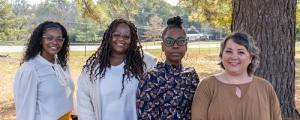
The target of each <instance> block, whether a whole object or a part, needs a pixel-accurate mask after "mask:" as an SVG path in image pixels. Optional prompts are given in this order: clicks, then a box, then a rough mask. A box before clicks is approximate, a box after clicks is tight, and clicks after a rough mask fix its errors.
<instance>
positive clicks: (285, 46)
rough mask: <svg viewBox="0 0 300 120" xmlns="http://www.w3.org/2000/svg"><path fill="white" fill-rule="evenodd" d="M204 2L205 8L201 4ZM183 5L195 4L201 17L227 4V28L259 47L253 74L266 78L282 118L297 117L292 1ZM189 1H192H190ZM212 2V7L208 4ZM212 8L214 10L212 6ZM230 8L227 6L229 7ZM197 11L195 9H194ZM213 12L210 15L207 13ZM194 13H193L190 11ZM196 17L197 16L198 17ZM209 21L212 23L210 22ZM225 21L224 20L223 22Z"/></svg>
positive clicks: (235, 0) (191, 0)
mask: <svg viewBox="0 0 300 120" xmlns="http://www.w3.org/2000/svg"><path fill="white" fill-rule="evenodd" d="M201 1H202V2H203V1H206V2H207V1H208V2H210V4H208V7H203V6H205V5H202V4H203V3H200V2H201ZM182 2H183V3H184V4H185V5H187V6H190V5H192V4H197V5H199V6H198V7H201V8H197V7H196V8H193V9H196V10H199V9H200V10H202V11H200V12H203V13H204V14H201V15H204V17H203V16H202V17H200V18H206V19H205V20H206V21H207V22H209V20H211V19H213V18H216V19H217V20H218V19H220V18H222V14H220V16H218V11H220V8H218V7H221V6H226V5H224V3H226V4H230V3H231V5H232V6H231V7H232V8H231V9H232V12H231V13H232V22H231V24H230V25H231V28H230V29H231V31H232V32H234V31H244V32H247V33H249V34H250V35H252V36H253V38H254V40H256V42H257V45H258V46H259V48H260V49H261V54H260V58H261V59H260V61H261V62H260V67H259V68H258V70H257V71H256V73H255V74H256V75H258V76H261V77H263V78H265V79H267V80H269V81H270V82H271V83H272V85H273V86H274V88H275V91H276V92H277V95H278V98H279V101H280V105H281V111H282V115H283V117H284V118H298V117H299V114H298V112H297V110H296V107H295V59H294V56H295V38H296V36H295V26H296V0H232V1H230V2H229V0H212V1H209V0H183V1H182ZM191 3H192V4H191ZM213 4H215V6H210V5H213ZM213 8H216V9H213ZM229 10H230V9H229ZM198 12H199V11H198ZM209 13H213V14H209ZM194 15H197V13H194ZM200 18H198V19H200ZM213 21H214V20H212V24H214V22H213ZM223 22H224V23H226V21H223Z"/></svg>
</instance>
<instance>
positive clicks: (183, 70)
mask: <svg viewBox="0 0 300 120" xmlns="http://www.w3.org/2000/svg"><path fill="white" fill-rule="evenodd" d="M162 38H163V42H162V51H163V52H164V53H165V55H166V60H165V62H159V63H157V65H156V67H154V68H153V69H152V70H150V71H149V72H147V74H146V75H145V76H144V78H143V79H142V80H141V81H140V82H139V85H138V92H137V112H138V113H137V114H138V119H139V120H141V119H143V120H147V119H149V120H150V119H152V120H166V119H171V120H178V119H181V120H189V119H191V105H192V100H193V95H194V93H195V90H196V87H197V84H198V82H199V78H198V75H197V73H196V71H195V69H194V68H191V67H184V66H183V65H182V62H181V60H182V58H183V57H184V55H185V53H186V51H187V38H186V33H185V31H184V29H183V27H182V20H181V18H180V17H179V16H177V17H173V18H170V19H168V26H167V27H166V28H165V29H164V31H163V33H162Z"/></svg>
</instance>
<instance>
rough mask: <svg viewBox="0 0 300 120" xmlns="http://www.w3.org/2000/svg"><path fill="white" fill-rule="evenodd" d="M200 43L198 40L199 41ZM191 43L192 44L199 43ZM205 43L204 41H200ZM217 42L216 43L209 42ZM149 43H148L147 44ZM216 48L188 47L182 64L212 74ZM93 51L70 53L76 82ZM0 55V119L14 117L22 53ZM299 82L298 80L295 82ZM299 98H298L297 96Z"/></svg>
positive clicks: (298, 73)
mask: <svg viewBox="0 0 300 120" xmlns="http://www.w3.org/2000/svg"><path fill="white" fill-rule="evenodd" d="M199 43H200V42H199ZM199 43H193V44H199ZM201 44H205V43H201ZM209 44H217V43H209ZM147 45H149V44H147ZM218 51H219V50H218V48H193V49H188V52H187V54H186V56H185V58H184V59H183V64H185V65H187V66H193V67H194V68H195V69H196V71H197V73H198V74H199V76H200V77H201V78H203V77H206V76H209V75H213V74H214V73H217V72H220V71H221V69H220V67H219V66H218V65H217V63H218V61H219V59H218V57H217V56H218ZM146 52H149V53H151V54H153V55H155V56H156V57H157V58H158V59H159V60H164V55H163V54H161V50H158V49H154V50H148V51H146ZM92 53H93V51H88V52H87V53H86V56H85V52H84V51H80V52H78V51H76V52H71V53H70V58H69V60H70V62H69V65H70V70H71V74H72V78H73V80H74V82H75V84H76V81H77V78H78V76H79V74H80V71H81V68H82V65H83V64H84V62H85V61H86V59H87V58H88V56H90V55H91V54H92ZM0 55H8V57H0V66H1V67H0V71H1V72H0V76H1V80H0V118H1V120H2V119H4V120H12V119H15V110H14V103H13V94H12V84H13V79H14V76H15V72H16V70H17V68H18V67H19V60H20V58H21V56H22V53H0ZM295 59H296V63H297V64H296V80H297V81H300V69H299V68H300V44H299V43H297V48H296V56H295ZM296 83H298V84H300V82H296ZM299 99H300V98H299Z"/></svg>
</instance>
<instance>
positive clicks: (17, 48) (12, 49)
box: [0, 44, 219, 52]
mask: <svg viewBox="0 0 300 120" xmlns="http://www.w3.org/2000/svg"><path fill="white" fill-rule="evenodd" d="M98 47H99V45H87V46H84V45H81V46H71V47H70V48H71V51H84V50H87V51H92V50H97V48H98ZM188 47H189V48H216V47H219V44H199V45H189V46H188ZM24 48H25V46H0V52H22V51H23V50H24ZM160 48H161V46H160V45H157V46H143V49H145V50H147V49H160Z"/></svg>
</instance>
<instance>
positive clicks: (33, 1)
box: [28, 0, 179, 6]
mask: <svg viewBox="0 0 300 120" xmlns="http://www.w3.org/2000/svg"><path fill="white" fill-rule="evenodd" d="M42 1H44V0H28V2H29V4H39V3H40V2H42ZM164 1H166V2H167V3H169V4H171V5H173V6H175V5H177V3H178V2H179V0H164Z"/></svg>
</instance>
